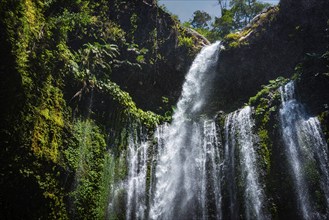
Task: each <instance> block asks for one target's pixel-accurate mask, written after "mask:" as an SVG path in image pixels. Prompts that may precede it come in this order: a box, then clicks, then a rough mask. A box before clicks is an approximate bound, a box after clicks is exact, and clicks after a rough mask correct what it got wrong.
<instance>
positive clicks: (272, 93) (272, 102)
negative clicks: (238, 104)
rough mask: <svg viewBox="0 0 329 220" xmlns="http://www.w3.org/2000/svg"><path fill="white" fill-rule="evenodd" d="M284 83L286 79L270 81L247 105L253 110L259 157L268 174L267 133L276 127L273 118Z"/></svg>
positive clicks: (268, 136)
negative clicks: (252, 107) (280, 88)
mask: <svg viewBox="0 0 329 220" xmlns="http://www.w3.org/2000/svg"><path fill="white" fill-rule="evenodd" d="M286 82H287V79H284V78H282V77H279V78H277V79H275V80H270V81H269V84H268V85H266V86H263V89H262V90H261V91H259V92H258V93H257V94H256V95H255V96H254V97H251V98H250V99H249V103H248V105H250V106H254V108H255V120H256V129H257V134H258V137H259V145H260V148H259V155H261V158H262V164H263V166H264V167H265V169H266V171H267V173H268V174H270V171H271V149H272V145H273V141H272V140H271V137H270V134H269V131H270V130H272V129H273V128H274V127H275V126H276V125H275V122H274V121H275V120H274V119H273V116H274V114H275V113H276V112H277V110H278V108H277V105H278V104H280V101H279V100H280V93H279V91H278V89H279V87H280V86H282V85H284V84H285V83H286Z"/></svg>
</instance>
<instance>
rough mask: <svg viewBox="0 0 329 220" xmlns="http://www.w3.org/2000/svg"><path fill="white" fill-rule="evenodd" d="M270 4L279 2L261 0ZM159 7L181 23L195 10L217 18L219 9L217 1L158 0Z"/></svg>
mask: <svg viewBox="0 0 329 220" xmlns="http://www.w3.org/2000/svg"><path fill="white" fill-rule="evenodd" d="M261 2H267V3H270V4H278V2H279V0H263V1H261ZM159 5H165V6H166V8H167V9H168V10H169V11H170V12H171V13H173V14H175V15H178V17H179V19H180V21H181V22H185V21H188V20H190V19H191V18H192V15H193V12H195V11H196V10H200V11H205V12H207V13H208V14H210V16H211V17H212V18H214V17H215V16H217V17H218V16H219V13H220V12H219V11H220V7H219V5H218V1H217V0H159Z"/></svg>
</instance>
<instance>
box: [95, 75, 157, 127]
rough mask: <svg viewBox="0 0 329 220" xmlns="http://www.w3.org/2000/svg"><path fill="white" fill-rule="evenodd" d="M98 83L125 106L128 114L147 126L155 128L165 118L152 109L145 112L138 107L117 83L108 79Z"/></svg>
mask: <svg viewBox="0 0 329 220" xmlns="http://www.w3.org/2000/svg"><path fill="white" fill-rule="evenodd" d="M96 85H97V86H98V88H100V89H103V90H105V91H106V92H108V93H109V94H110V95H111V96H112V97H113V100H114V101H116V102H118V104H119V105H120V106H122V107H123V112H124V114H125V115H126V116H129V117H132V118H134V119H136V120H137V121H140V122H141V123H142V124H144V125H145V126H147V127H149V128H154V127H155V126H156V125H158V124H159V123H160V121H161V120H163V118H162V117H161V116H159V115H156V114H155V113H153V112H151V111H147V112H145V111H143V110H142V109H139V108H137V106H136V104H135V103H134V101H133V100H132V98H131V96H130V95H129V94H128V93H127V92H124V91H122V90H121V89H120V87H119V86H118V85H117V84H116V83H114V82H111V81H108V82H107V83H103V82H99V83H97V84H96Z"/></svg>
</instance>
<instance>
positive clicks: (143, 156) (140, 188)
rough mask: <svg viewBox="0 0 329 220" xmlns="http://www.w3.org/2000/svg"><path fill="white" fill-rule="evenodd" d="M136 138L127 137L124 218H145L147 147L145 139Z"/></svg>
mask: <svg viewBox="0 0 329 220" xmlns="http://www.w3.org/2000/svg"><path fill="white" fill-rule="evenodd" d="M136 139H137V138H133V137H129V145H128V160H127V161H128V163H129V164H128V181H127V210H126V219H128V220H129V219H145V212H146V209H147V201H146V194H145V191H146V175H147V162H148V147H149V144H148V142H147V141H146V140H142V141H141V142H140V143H138V141H137V140H136Z"/></svg>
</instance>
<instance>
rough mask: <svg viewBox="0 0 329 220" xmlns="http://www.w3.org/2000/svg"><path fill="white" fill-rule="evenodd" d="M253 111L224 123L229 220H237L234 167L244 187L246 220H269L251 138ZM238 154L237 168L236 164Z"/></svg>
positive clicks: (238, 113) (235, 114) (237, 114)
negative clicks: (238, 170)
mask: <svg viewBox="0 0 329 220" xmlns="http://www.w3.org/2000/svg"><path fill="white" fill-rule="evenodd" d="M251 114H252V109H251V107H249V106H247V107H245V108H243V109H241V110H239V111H236V112H233V113H231V114H229V115H228V116H227V118H226V121H225V139H226V143H225V153H224V155H225V176H226V179H227V182H228V183H229V185H228V195H229V209H230V210H229V212H230V216H231V219H238V218H239V217H238V213H239V212H238V204H237V186H236V184H237V183H236V177H237V173H235V168H236V166H238V165H239V166H240V169H241V171H240V172H241V178H242V181H243V184H244V193H243V194H244V206H245V207H244V209H245V218H246V219H260V220H263V219H269V217H268V216H267V214H266V211H265V208H264V207H265V205H264V193H263V189H262V187H261V185H260V181H259V176H258V173H259V170H258V168H257V157H256V147H255V145H256V138H255V136H254V134H253V127H254V121H253V120H252V118H251ZM235 151H238V152H237V155H238V159H239V161H238V162H239V164H237V162H236V161H235V157H236V156H235V155H236V153H235Z"/></svg>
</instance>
